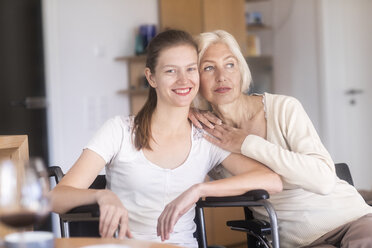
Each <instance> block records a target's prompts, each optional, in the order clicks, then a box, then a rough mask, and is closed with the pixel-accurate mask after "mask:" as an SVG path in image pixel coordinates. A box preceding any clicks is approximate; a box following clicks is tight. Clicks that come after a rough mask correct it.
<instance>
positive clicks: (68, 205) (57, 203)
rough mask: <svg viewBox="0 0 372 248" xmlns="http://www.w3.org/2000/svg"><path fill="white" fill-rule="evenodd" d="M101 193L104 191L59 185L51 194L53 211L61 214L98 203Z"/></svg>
mask: <svg viewBox="0 0 372 248" xmlns="http://www.w3.org/2000/svg"><path fill="white" fill-rule="evenodd" d="M101 191H103V190H96V189H78V188H74V187H71V186H65V185H57V186H56V187H55V188H54V189H53V190H52V191H51V192H50V198H51V205H52V211H53V212H56V213H59V214H61V213H65V212H67V211H69V210H70V209H72V208H74V207H77V206H81V205H88V204H93V203H96V202H97V195H98V194H99V193H100V192H101Z"/></svg>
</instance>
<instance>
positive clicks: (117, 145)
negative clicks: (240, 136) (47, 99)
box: [52, 30, 282, 247]
mask: <svg viewBox="0 0 372 248" xmlns="http://www.w3.org/2000/svg"><path fill="white" fill-rule="evenodd" d="M145 75H146V78H147V80H148V82H149V84H150V86H151V88H150V93H149V97H148V99H147V102H146V103H145V105H144V107H143V108H142V109H141V111H140V112H139V113H138V115H137V116H136V117H119V116H118V117H115V118H113V119H110V120H109V121H107V122H106V123H105V124H104V126H103V127H102V128H101V129H100V130H99V131H98V132H97V134H96V135H95V136H94V138H93V139H92V140H91V141H90V143H89V144H88V145H87V147H86V148H85V149H84V150H83V152H82V154H81V156H80V158H79V159H78V160H77V162H76V163H75V164H74V165H73V167H72V168H71V169H70V171H69V172H68V173H67V174H66V175H65V177H64V178H63V180H61V182H60V183H59V184H58V185H57V186H56V187H55V188H54V189H53V191H52V205H53V210H54V211H55V212H58V213H63V212H66V211H68V210H69V209H71V208H73V207H76V206H79V205H83V204H90V203H95V202H96V203H98V204H99V207H100V213H101V214H100V226H99V229H100V230H99V231H100V234H101V235H102V237H112V236H113V234H114V232H115V230H116V229H117V227H118V226H119V225H120V232H119V238H124V237H125V236H126V237H134V238H136V239H145V240H152V241H160V240H162V241H164V240H167V242H170V243H175V244H178V245H182V246H187V247H197V242H196V240H195V239H194V237H193V233H194V231H195V223H194V221H193V219H194V208H193V206H194V203H195V202H196V201H197V200H198V199H199V198H200V197H203V196H223V195H236V194H242V193H244V192H246V191H248V190H251V189H256V188H263V189H266V190H268V191H269V192H278V191H280V190H281V187H282V185H281V180H280V178H279V176H278V175H276V174H275V173H273V172H272V171H271V170H270V169H268V168H266V167H265V166H263V165H262V164H260V163H258V162H256V161H254V160H252V159H248V158H246V157H244V156H241V155H236V154H230V153H229V152H227V151H224V150H222V149H220V148H218V147H217V146H214V145H212V144H211V143H209V142H208V141H206V140H205V139H204V138H203V133H202V130H200V129H197V128H195V127H194V126H192V125H191V124H190V122H189V121H188V119H187V116H188V111H189V107H190V104H191V102H192V100H193V99H194V97H195V95H196V93H197V91H198V88H199V72H198V66H197V46H196V43H195V42H194V40H193V39H192V38H191V36H190V35H189V34H187V33H185V32H183V31H176V30H169V31H165V32H163V33H160V34H159V35H157V36H156V37H155V38H154V39H153V40H152V41H151V43H150V45H149V47H148V54H147V61H146V69H145ZM220 163H222V165H223V166H225V167H226V169H227V170H229V171H230V172H231V173H232V174H234V175H237V174H239V175H237V176H235V177H232V178H229V179H224V180H221V181H213V182H206V183H204V182H203V181H204V178H205V176H206V174H207V173H208V171H209V170H210V169H212V168H213V167H214V166H216V165H218V164H220ZM105 166H106V179H107V189H105V190H92V189H87V188H88V186H89V185H90V184H91V183H92V181H93V180H94V178H95V177H96V176H97V174H98V173H99V172H100V171H101V169H102V168H103V167H105ZM242 182H244V183H242Z"/></svg>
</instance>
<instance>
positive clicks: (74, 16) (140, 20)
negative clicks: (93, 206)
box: [0, 0, 372, 190]
mask: <svg viewBox="0 0 372 248" xmlns="http://www.w3.org/2000/svg"><path fill="white" fill-rule="evenodd" d="M371 13H372V1H371V0H306V1H305V0H136V1H133V0H28V1H22V0H0V134H28V135H29V147H30V156H35V155H38V156H41V157H43V158H44V160H45V161H46V163H47V164H49V165H58V166H61V167H62V168H63V170H64V172H67V170H68V169H69V168H70V167H71V166H72V164H73V163H74V161H75V160H76V159H77V158H78V156H79V155H80V153H81V151H82V149H83V148H84V146H85V145H86V144H87V142H88V141H89V139H90V137H92V135H93V134H94V132H95V131H96V130H97V129H98V128H99V127H100V126H101V125H102V124H103V122H104V121H105V120H107V119H108V118H110V117H112V116H115V115H128V114H134V113H136V111H138V108H139V107H141V104H142V103H143V100H144V99H145V98H146V93H147V85H146V82H144V80H143V74H142V71H143V68H144V56H143V55H141V54H142V52H143V49H144V47H143V45H144V44H143V43H144V42H146V39H149V38H151V37H152V36H153V35H154V29H156V31H161V30H164V29H165V28H169V27H170V28H182V29H185V30H187V31H189V32H191V33H192V34H194V35H195V34H198V33H200V32H203V31H211V30H215V29H225V30H227V31H229V32H230V33H232V34H233V35H234V36H235V37H236V38H237V40H238V41H239V43H240V45H241V48H242V51H243V52H244V54H245V55H246V58H247V61H248V64H249V66H250V68H251V70H252V74H253V88H252V89H251V92H258V93H262V92H264V91H267V92H270V93H277V94H285V95H291V96H294V97H296V98H298V99H299V100H300V101H301V102H302V104H303V106H304V108H305V110H306V111H307V113H308V115H309V116H310V118H311V120H312V121H313V124H314V126H315V128H316V129H317V131H318V133H319V135H320V137H321V139H322V141H323V143H324V144H325V146H326V147H327V149H328V150H329V152H330V153H331V156H332V157H333V159H334V161H335V162H346V163H348V164H349V166H350V168H351V173H352V175H353V178H354V182H355V185H356V187H357V188H358V189H367V190H371V189H372V180H371V175H372V166H371V161H372V149H371V148H370V147H371V146H370V144H369V143H370V142H371V140H372V131H371V127H372V111H371V107H372V93H371V89H372V70H371V66H370V65H371V61H370V60H371V58H372V48H371V44H372V15H371ZM146 30H147V31H146Z"/></svg>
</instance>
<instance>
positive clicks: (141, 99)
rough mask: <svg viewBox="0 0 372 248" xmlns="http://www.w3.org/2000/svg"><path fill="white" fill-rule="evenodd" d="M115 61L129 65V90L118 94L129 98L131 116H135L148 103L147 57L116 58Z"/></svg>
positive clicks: (120, 91)
mask: <svg viewBox="0 0 372 248" xmlns="http://www.w3.org/2000/svg"><path fill="white" fill-rule="evenodd" d="M115 61H118V62H126V63H127V66H128V79H129V82H128V88H127V89H123V90H119V91H118V92H117V93H119V94H126V95H128V96H129V105H130V114H132V115H135V114H137V113H138V111H139V110H140V109H141V108H142V106H143V105H144V103H145V102H146V99H147V95H148V91H149V88H148V84H147V81H146V78H145V75H144V70H145V65H146V56H144V55H141V56H123V57H117V58H115Z"/></svg>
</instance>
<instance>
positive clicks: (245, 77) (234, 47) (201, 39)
mask: <svg viewBox="0 0 372 248" xmlns="http://www.w3.org/2000/svg"><path fill="white" fill-rule="evenodd" d="M196 42H197V43H198V60H199V61H198V62H199V64H200V60H201V58H202V57H203V55H204V53H205V51H206V50H207V49H208V47H209V46H210V45H213V44H216V43H224V44H226V45H227V47H228V48H229V49H230V51H231V52H232V54H233V55H234V56H235V57H236V59H237V60H238V66H239V70H240V75H241V92H243V93H246V92H247V91H248V89H249V86H250V84H251V81H252V75H251V71H250V70H249V67H248V64H247V61H246V60H245V58H244V56H243V54H242V52H241V51H240V47H239V44H238V42H237V41H236V40H235V38H234V37H233V36H232V35H231V34H229V33H228V32H226V31H224V30H215V31H213V32H205V33H201V34H200V35H198V37H197V38H196Z"/></svg>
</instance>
